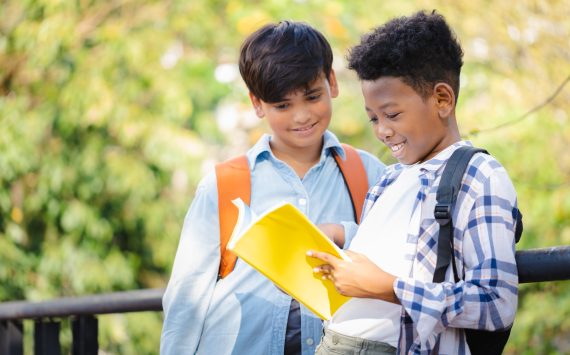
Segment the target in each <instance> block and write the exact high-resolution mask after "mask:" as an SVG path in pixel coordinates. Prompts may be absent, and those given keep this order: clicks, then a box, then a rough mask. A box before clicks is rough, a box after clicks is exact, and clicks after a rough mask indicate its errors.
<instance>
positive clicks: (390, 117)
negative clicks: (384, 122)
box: [384, 112, 401, 120]
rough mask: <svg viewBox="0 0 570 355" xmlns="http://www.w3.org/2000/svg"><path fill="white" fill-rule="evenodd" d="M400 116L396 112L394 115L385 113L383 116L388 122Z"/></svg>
mask: <svg viewBox="0 0 570 355" xmlns="http://www.w3.org/2000/svg"><path fill="white" fill-rule="evenodd" d="M400 114H401V112H396V113H385V114H384V116H386V118H387V119H389V120H393V119H395V118H396V117H398V116H399V115H400Z"/></svg>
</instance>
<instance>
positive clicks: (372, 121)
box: [368, 116, 378, 124]
mask: <svg viewBox="0 0 570 355" xmlns="http://www.w3.org/2000/svg"><path fill="white" fill-rule="evenodd" d="M368 120H369V121H370V123H372V124H376V123H378V117H376V116H372V117H368Z"/></svg>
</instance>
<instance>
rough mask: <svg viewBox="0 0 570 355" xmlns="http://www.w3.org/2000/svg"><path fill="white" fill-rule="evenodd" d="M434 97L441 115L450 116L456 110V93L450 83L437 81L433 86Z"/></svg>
mask: <svg viewBox="0 0 570 355" xmlns="http://www.w3.org/2000/svg"><path fill="white" fill-rule="evenodd" d="M433 97H434V99H435V103H436V106H437V110H438V112H439V117H441V118H448V117H449V116H450V115H451V114H452V113H453V111H454V110H455V93H454V92H453V89H452V88H451V86H450V85H449V84H446V83H437V84H435V86H434V88H433Z"/></svg>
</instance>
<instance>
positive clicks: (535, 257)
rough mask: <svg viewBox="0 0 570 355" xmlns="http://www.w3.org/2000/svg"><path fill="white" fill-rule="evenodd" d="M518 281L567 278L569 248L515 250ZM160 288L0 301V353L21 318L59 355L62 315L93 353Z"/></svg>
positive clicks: (14, 344)
mask: <svg viewBox="0 0 570 355" xmlns="http://www.w3.org/2000/svg"><path fill="white" fill-rule="evenodd" d="M516 259H517V267H518V272H519V282H520V283H531V282H543V281H557V280H570V246H559V247H552V248H543V249H531V250H522V251H518V252H517V255H516ZM163 293H164V289H147V290H138V291H126V292H115V293H107V294H100V295H91V296H83V297H69V298H59V299H55V300H50V301H43V302H26V301H15V302H4V303H0V354H1V355H22V354H23V323H22V322H23V321H24V320H30V321H34V322H35V324H34V350H35V354H36V355H52V354H56V355H59V354H60V352H61V347H60V343H59V331H60V325H61V323H60V319H62V318H69V319H70V320H71V328H72V338H73V340H72V354H74V355H96V354H97V353H98V349H99V345H98V340H97V334H98V321H97V318H96V316H97V315H100V314H109V313H127V312H143V311H161V310H162V295H163Z"/></svg>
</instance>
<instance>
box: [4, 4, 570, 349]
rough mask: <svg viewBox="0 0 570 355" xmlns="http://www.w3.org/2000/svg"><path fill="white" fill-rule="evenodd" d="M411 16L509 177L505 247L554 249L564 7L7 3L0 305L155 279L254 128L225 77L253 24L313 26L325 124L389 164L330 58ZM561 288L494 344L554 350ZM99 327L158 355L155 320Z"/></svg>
mask: <svg viewBox="0 0 570 355" xmlns="http://www.w3.org/2000/svg"><path fill="white" fill-rule="evenodd" d="M421 8H427V9H432V8H436V9H438V10H439V11H440V12H441V13H443V14H444V15H445V16H446V17H447V19H448V20H449V21H450V23H451V24H452V25H453V26H454V28H455V29H456V32H457V34H458V37H459V38H460V39H461V42H462V44H463V47H464V51H465V65H464V70H463V76H462V89H461V96H460V100H459V107H458V117H459V121H460V127H461V129H462V132H463V134H464V135H465V136H466V137H467V138H469V139H471V140H472V141H473V142H474V143H475V144H476V145H481V146H485V147H486V148H488V150H489V151H490V152H491V153H492V154H493V155H495V156H496V157H497V158H498V159H499V160H500V161H501V162H502V163H503V164H504V165H505V166H506V168H507V170H508V171H509V173H510V175H511V177H512V179H513V181H514V183H515V186H516V188H517V191H518V193H519V202H520V206H521V208H522V210H523V213H524V217H525V235H524V237H523V240H522V242H521V244H520V246H519V248H531V247H543V246H553V245H561V244H570V222H569V221H570V199H569V198H568V197H567V196H568V193H569V190H570V155H568V154H567V153H566V149H567V148H566V147H567V145H568V141H570V125H569V124H568V120H569V117H568V112H570V111H569V105H570V104H569V103H570V88H569V87H570V84H569V85H567V86H562V87H561V89H560V91H558V92H557V91H556V90H557V88H559V86H560V85H561V84H563V83H564V80H565V78H567V77H568V76H570V67H569V66H568V58H570V49H569V47H568V38H569V37H570V22H568V21H567V18H568V14H569V13H570V6H569V5H568V4H567V2H564V1H550V2H535V1H530V0H529V1H519V2H516V3H512V2H492V3H491V2H489V1H485V0H477V1H456V2H445V1H436V2H430V3H429V4H428V3H427V2H420V3H419V4H418V2H415V1H404V2H385V1H378V0H373V1H366V2H362V3H361V2H353V1H348V0H328V1H324V0H316V1H302V0H298V1H295V2H294V4H293V5H291V4H290V3H287V2H282V1H272V0H271V1H262V2H246V1H241V0H227V1H206V0H193V1H184V0H172V1H158V0H140V1H133V0H114V1H99V0H76V1H64V0H34V1H31V0H18V1H16V0H13V1H10V0H8V1H4V2H2V5H1V6H0V127H1V129H0V152H1V153H0V216H1V218H0V284H1V285H2V287H0V301H4V300H16V299H28V300H39V299H49V298H54V297H59V296H71V295H84V294H92V293H100V292H109V291H118V290H130V289H138V288H150V287H164V286H165V285H166V282H167V280H168V276H169V273H170V268H171V265H172V261H173V258H174V254H175V251H176V247H177V241H178V235H179V232H180V228H181V224H182V221H183V218H184V214H185V212H186V209H187V207H188V204H189V203H190V201H191V199H192V195H193V191H194V189H195V186H196V184H197V182H198V180H199V179H200V177H201V176H202V175H203V174H204V173H205V171H207V170H208V169H209V168H211V166H212V163H213V162H215V161H218V160H221V159H223V158H225V157H228V156H230V155H233V154H236V153H238V152H243V151H244V150H245V149H246V148H247V146H248V145H250V144H251V143H252V142H253V141H255V140H256V138H257V137H258V136H259V135H260V134H261V132H263V131H265V130H266V127H264V126H263V125H262V124H258V122H257V119H255V118H254V119H252V118H251V117H252V116H253V115H252V114H251V110H250V105H249V102H248V98H247V92H246V89H245V87H244V85H243V84H242V83H241V81H240V78H239V75H238V73H237V71H236V59H237V54H238V49H239V45H240V43H241V41H242V40H243V38H244V37H245V36H246V35H247V34H248V33H250V32H251V31H253V30H254V29H256V28H257V27H259V26H260V25H261V24H263V23H265V22H268V21H278V20H281V19H295V20H303V21H306V22H309V23H311V24H313V25H314V26H316V27H317V28H319V29H321V30H322V31H323V33H324V34H325V35H326V36H327V38H329V40H330V41H331V43H332V44H333V47H334V52H335V70H336V73H337V77H338V79H339V82H340V97H339V98H337V99H335V101H334V110H335V114H334V120H333V122H332V125H331V128H332V130H333V131H334V132H335V133H336V134H337V135H338V136H339V137H340V138H341V139H342V140H344V141H347V142H350V143H352V144H354V145H356V146H359V147H363V148H366V149H368V150H369V151H371V152H373V153H374V154H376V155H377V156H379V157H380V158H381V159H383V160H384V161H386V162H389V163H390V162H393V159H392V158H391V156H390V153H389V152H388V151H387V150H386V149H385V148H384V147H382V146H381V145H380V144H379V143H378V142H377V141H376V139H375V138H374V135H373V134H372V132H371V130H370V128H369V127H370V126H369V124H368V123H367V118H366V115H365V113H364V110H363V109H362V105H363V104H362V98H361V97H360V86H359V83H358V81H357V80H356V78H355V76H354V74H353V73H352V72H350V71H348V70H346V68H345V64H344V56H345V54H346V50H347V49H348V48H349V47H350V46H351V45H353V44H354V43H356V42H357V41H358V39H359V37H360V35H361V34H362V33H363V32H366V31H368V30H369V29H370V28H372V27H374V26H376V25H378V24H380V23H382V22H384V21H385V20H387V19H388V18H391V17H393V16H398V15H404V14H409V13H411V12H413V11H415V10H418V9H421ZM532 109H536V110H533V111H532V112H530V114H528V115H525V114H526V113H527V112H529V111H531V110H532ZM569 291H570V286H569V284H568V282H553V283H544V284H533V285H525V286H523V287H521V298H520V305H519V313H518V317H517V320H516V323H515V328H514V330H513V334H512V340H511V341H510V343H509V345H508V348H507V352H509V353H528V354H534V353H557V352H568V351H570V344H568V341H567V339H568V337H569V335H570V323H568V320H567V319H570V317H569V313H570V303H569V302H570V296H569V295H570V292H569ZM544 315H547V316H544ZM100 320H101V329H102V330H101V334H100V343H101V348H102V350H104V351H106V352H110V353H123V354H135V353H136V354H139V353H140V354H144V353H149V354H152V353H156V348H157V344H158V341H159V335H160V334H159V333H160V332H159V329H160V323H161V319H160V314H159V313H144V314H138V315H135V314H129V315H109V316H104V317H100ZM27 334H29V333H28V331H27ZM27 337H29V335H27ZM69 337H70V336H69V334H67V333H64V334H62V338H63V340H62V342H63V343H66V342H67V343H69V342H68V340H69ZM27 339H29V338H27ZM66 339H67V340H66ZM28 342H29V340H28ZM528 344H530V347H529V345H528Z"/></svg>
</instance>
